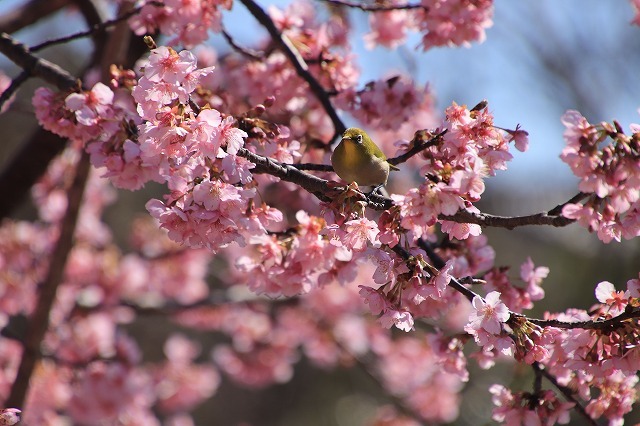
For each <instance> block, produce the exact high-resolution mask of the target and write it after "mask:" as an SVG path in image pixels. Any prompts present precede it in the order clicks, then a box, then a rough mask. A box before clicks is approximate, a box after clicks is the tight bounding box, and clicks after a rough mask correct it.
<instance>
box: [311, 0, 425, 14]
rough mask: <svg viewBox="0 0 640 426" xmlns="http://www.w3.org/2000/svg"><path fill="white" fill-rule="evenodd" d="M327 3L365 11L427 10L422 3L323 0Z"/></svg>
mask: <svg viewBox="0 0 640 426" xmlns="http://www.w3.org/2000/svg"><path fill="white" fill-rule="evenodd" d="M324 1H326V2H327V3H331V4H333V5H335V6H344V7H351V8H354V9H360V10H363V11H365V12H388V11H391V10H409V9H423V10H427V11H428V10H429V8H428V7H426V6H423V5H422V4H419V3H417V4H409V3H407V4H399V5H391V4H390V5H381V4H364V3H356V2H352V1H348V0H324Z"/></svg>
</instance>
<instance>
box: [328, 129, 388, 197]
mask: <svg viewBox="0 0 640 426" xmlns="http://www.w3.org/2000/svg"><path fill="white" fill-rule="evenodd" d="M331 164H332V165H333V170H334V171H335V172H336V173H337V174H338V176H340V178H342V179H343V180H345V181H346V182H356V183H357V184H358V185H360V186H382V185H385V184H386V183H387V178H388V177H389V171H390V170H398V168H397V167H396V166H394V165H392V164H390V163H389V162H388V161H387V157H386V156H385V155H384V153H383V152H382V151H381V150H380V148H379V147H378V146H377V145H376V144H375V143H374V142H373V141H372V140H371V138H370V137H369V135H367V133H366V132H365V131H364V130H362V129H358V128H356V127H351V128H349V129H347V130H346V131H345V132H344V134H343V135H342V140H341V141H340V144H338V146H337V147H336V149H335V150H334V151H333V154H332V155H331Z"/></svg>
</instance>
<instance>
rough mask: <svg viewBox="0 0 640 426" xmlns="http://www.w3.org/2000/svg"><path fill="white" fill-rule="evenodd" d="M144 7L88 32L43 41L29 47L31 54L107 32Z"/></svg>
mask: <svg viewBox="0 0 640 426" xmlns="http://www.w3.org/2000/svg"><path fill="white" fill-rule="evenodd" d="M146 5H151V6H157V7H163V6H164V5H163V4H162V3H161V2H155V1H152V2H148V3H145V5H144V6H146ZM144 6H139V7H136V8H134V9H131V10H130V11H127V12H125V13H123V14H122V15H120V16H118V17H117V18H114V19H111V20H109V21H105V22H102V23H99V24H95V25H92V26H91V28H89V29H88V30H85V31H80V32H77V33H75V34H70V35H68V36H64V37H60V38H57V39H54V40H47V41H45V42H43V43H40V44H37V45H35V46H32V47H31V51H32V52H37V51H39V50H42V49H45V48H47V47H50V46H54V45H56V44H63V43H68V42H70V41H73V40H77V39H79V38H83V37H87V36H90V35H93V34H96V33H100V32H103V31H105V30H107V29H108V28H111V27H113V26H115V25H117V24H119V23H120V22H122V21H126V20H127V19H129V18H131V17H132V16H134V15H136V14H138V13H139V12H140V10H141V9H142V8H143V7H144Z"/></svg>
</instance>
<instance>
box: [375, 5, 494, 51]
mask: <svg viewBox="0 0 640 426" xmlns="http://www.w3.org/2000/svg"><path fill="white" fill-rule="evenodd" d="M385 5H389V6H398V9H396V10H389V11H384V12H378V13H372V14H370V15H369V26H370V27H371V31H370V32H369V33H367V34H366V35H365V36H364V39H365V45H366V46H367V48H370V49H371V48H373V47H375V46H377V45H379V46H384V47H388V48H395V47H397V46H399V45H401V44H404V42H405V41H406V38H407V32H408V31H418V32H420V33H421V34H422V41H421V46H422V48H423V49H425V50H427V49H431V48H434V47H440V46H469V45H470V43H471V42H480V43H481V42H483V41H484V39H485V37H486V34H485V30H486V29H487V28H489V27H491V26H492V25H493V21H492V18H493V0H482V1H469V0H422V1H421V2H420V6H422V8H416V9H410V10H407V9H402V6H403V5H405V2H400V1H397V0H396V1H391V2H388V3H385Z"/></svg>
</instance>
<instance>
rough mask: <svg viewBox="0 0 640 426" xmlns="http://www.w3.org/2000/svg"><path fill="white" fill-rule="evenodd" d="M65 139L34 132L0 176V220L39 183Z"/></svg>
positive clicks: (43, 131)
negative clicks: (0, 201)
mask: <svg viewBox="0 0 640 426" xmlns="http://www.w3.org/2000/svg"><path fill="white" fill-rule="evenodd" d="M66 144H67V141H66V139H62V138H61V137H60V136H57V135H54V134H53V133H51V132H48V131H46V130H44V129H43V128H38V130H36V131H35V132H34V134H33V135H32V136H31V138H30V140H29V141H28V142H27V143H26V144H24V145H23V146H22V148H21V149H20V151H18V152H17V153H16V154H15V156H14V158H13V159H12V160H11V161H10V162H9V164H8V165H7V167H5V169H4V170H2V173H0V200H5V201H4V202H2V203H0V219H2V218H4V217H6V216H7V215H8V214H9V213H11V211H12V210H13V209H14V208H16V207H17V206H18V205H20V203H21V202H22V201H23V199H24V198H25V197H26V195H27V194H28V193H29V188H31V187H32V186H33V184H34V183H36V182H37V181H38V179H40V176H42V174H43V173H44V171H45V170H46V169H47V166H48V165H49V162H51V160H52V159H53V158H54V157H55V156H56V155H58V154H59V153H60V152H62V150H63V149H64V147H65V146H66Z"/></svg>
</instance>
